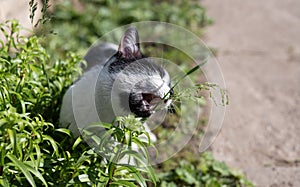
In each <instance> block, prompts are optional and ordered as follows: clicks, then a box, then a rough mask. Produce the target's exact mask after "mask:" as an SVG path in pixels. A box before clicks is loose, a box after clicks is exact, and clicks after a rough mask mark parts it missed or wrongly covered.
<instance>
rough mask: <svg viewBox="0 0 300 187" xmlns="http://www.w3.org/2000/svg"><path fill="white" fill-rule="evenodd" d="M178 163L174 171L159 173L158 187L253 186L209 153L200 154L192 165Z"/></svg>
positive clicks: (182, 162) (184, 162)
mask: <svg viewBox="0 0 300 187" xmlns="http://www.w3.org/2000/svg"><path fill="white" fill-rule="evenodd" d="M199 156H200V155H199ZM198 160H200V162H199V161H198ZM178 163H179V164H177V166H176V167H175V169H172V170H169V171H162V172H161V173H159V176H158V178H159V179H160V183H159V185H160V186H162V187H167V186H168V187H173V186H174V187H176V186H195V187H197V186H199V187H200V186H206V187H221V186H249V187H251V186H253V184H252V183H251V182H250V181H248V180H247V179H246V178H245V177H244V176H243V175H242V174H241V173H240V172H238V171H236V170H232V169H230V168H229V167H228V166H226V165H225V164H224V163H223V162H219V161H216V160H215V159H213V158H212V155H211V154H209V153H203V154H201V157H200V158H198V159H197V161H194V162H192V163H191V162H187V161H186V160H180V161H178Z"/></svg>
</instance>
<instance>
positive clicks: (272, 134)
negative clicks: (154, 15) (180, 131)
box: [201, 0, 300, 187]
mask: <svg viewBox="0 0 300 187" xmlns="http://www.w3.org/2000/svg"><path fill="white" fill-rule="evenodd" d="M201 3H202V4H203V5H204V6H205V7H207V13H208V15H209V16H211V17H213V19H214V20H215V24H214V25H213V26H211V27H209V28H208V29H207V32H206V36H205V41H206V42H207V44H208V45H209V46H212V47H215V48H217V49H218V51H219V52H218V54H219V55H218V59H219V62H220V65H221V67H222V70H223V73H224V77H225V81H226V84H227V89H228V93H229V96H230V105H229V107H228V110H227V113H226V117H225V121H224V126H223V129H222V131H221V133H220V134H219V136H218V138H217V139H216V141H215V142H214V144H213V146H212V150H213V154H214V156H215V157H216V158H217V159H219V160H223V161H225V162H226V163H227V164H229V165H230V166H232V167H236V168H241V169H242V170H243V171H244V172H245V173H246V175H247V176H248V178H249V179H251V180H252V181H254V183H255V184H256V185H257V186H262V187H265V186H272V187H275V186H280V187H281V186H295V187H299V186H300V163H299V162H298V163H297V162H296V160H297V159H298V160H299V159H300V1H299V0H285V1H282V0H264V1H260V0H247V1H242V0H226V1H224V0H204V1H201ZM287 162H289V163H287Z"/></svg>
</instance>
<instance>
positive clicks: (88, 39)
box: [39, 0, 211, 55]
mask: <svg viewBox="0 0 300 187" xmlns="http://www.w3.org/2000/svg"><path fill="white" fill-rule="evenodd" d="M79 2H80V3H76V4H75V3H72V2H71V1H63V2H62V3H59V4H56V5H55V9H54V11H53V13H52V14H51V15H52V16H51V19H52V20H51V22H49V23H48V24H45V25H43V28H42V29H41V30H40V32H39V33H40V35H44V34H48V33H49V31H50V32H52V33H54V34H52V35H47V37H46V38H45V40H44V43H43V44H44V46H45V47H46V48H48V49H51V50H54V53H55V54H56V55H57V54H60V55H64V54H65V52H66V51H74V52H79V53H80V54H82V55H83V54H84V53H85V52H86V50H87V49H88V48H89V47H90V46H91V45H92V44H93V43H94V42H95V41H96V40H97V39H98V38H100V37H101V36H102V35H103V34H105V33H107V32H110V31H111V30H113V29H115V28H116V27H119V26H123V25H125V24H130V23H132V22H138V21H162V22H169V23H174V24H177V25H180V26H183V27H185V28H187V29H190V30H192V31H194V32H196V33H198V34H199V33H200V32H201V28H203V27H204V26H206V25H207V24H210V23H211V20H210V19H209V18H208V17H207V16H206V12H205V9H204V8H203V7H202V6H200V5H199V2H198V1H189V0H184V1H180V0H175V1H156V0H146V1H139V0H133V1H119V0H81V1H79ZM74 7H75V8H74ZM66 41H68V42H67V43H66Z"/></svg>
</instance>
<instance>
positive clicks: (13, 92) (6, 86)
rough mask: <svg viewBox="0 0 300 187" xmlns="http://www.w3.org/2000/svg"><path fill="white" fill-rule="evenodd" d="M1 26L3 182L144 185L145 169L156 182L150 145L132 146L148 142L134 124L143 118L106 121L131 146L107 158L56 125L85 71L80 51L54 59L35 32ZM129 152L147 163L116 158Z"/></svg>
mask: <svg viewBox="0 0 300 187" xmlns="http://www.w3.org/2000/svg"><path fill="white" fill-rule="evenodd" d="M0 29H1V31H2V34H3V35H4V37H5V41H6V42H4V41H0V44H1V50H0V60H1V61H0V66H1V68H0V70H1V71H0V77H1V79H0V80H1V86H0V96H1V97H0V150H1V154H0V184H1V186H20V185H22V186H29V185H30V186H41V185H45V186H70V185H75V184H81V185H83V184H86V185H89V186H90V185H92V186H93V185H100V186H101V185H103V184H105V183H107V186H110V185H114V184H119V185H121V184H124V185H125V184H126V186H136V184H139V185H140V186H145V178H144V175H142V174H141V173H146V174H148V175H149V178H150V179H149V180H150V181H152V182H153V183H154V184H155V182H156V179H155V175H154V172H153V170H152V168H151V167H148V163H147V162H148V159H147V157H146V156H147V154H146V153H147V152H145V151H146V149H144V152H143V153H145V154H144V155H139V154H138V153H137V152H135V151H134V150H130V148H128V147H130V145H131V144H132V143H136V144H137V145H138V147H141V148H143V146H145V145H146V144H148V143H149V142H143V141H141V140H139V139H138V138H137V136H138V135H140V134H142V133H143V129H142V128H141V129H136V128H135V129H133V130H131V129H130V127H132V125H133V126H135V127H136V126H137V125H138V124H139V125H140V126H142V125H141V124H142V123H141V122H140V121H139V120H138V119H136V118H133V117H130V116H129V117H128V118H126V117H124V118H118V119H117V120H116V124H118V125H116V126H113V125H112V124H102V125H103V127H105V128H106V129H107V130H108V131H107V132H110V133H111V136H112V137H115V138H117V139H116V140H120V142H123V141H124V144H125V145H127V147H126V149H121V148H119V147H118V146H115V149H114V150H115V151H116V152H117V153H118V154H117V155H118V156H117V157H116V155H114V154H113V155H111V156H110V157H105V158H103V157H102V156H100V155H99V154H98V153H99V151H101V149H99V150H97V151H98V152H97V151H95V150H93V149H91V148H90V147H89V145H87V144H86V143H84V142H83V141H82V139H81V137H79V138H78V139H76V141H74V140H73V141H72V134H71V132H70V131H69V130H67V129H63V128H58V127H57V126H56V125H57V121H58V114H59V108H60V104H61V99H62V95H63V93H64V91H65V90H66V89H67V87H68V86H69V85H70V84H71V83H72V82H73V81H74V80H75V79H76V77H77V76H78V75H80V73H81V68H80V66H79V64H80V58H79V56H77V55H75V54H72V53H70V54H68V55H67V58H66V59H64V60H57V61H55V62H52V61H51V59H50V57H49V55H48V54H47V52H46V51H45V49H44V48H43V47H41V45H40V44H39V40H38V38H37V37H36V36H32V37H29V38H25V37H21V36H19V35H18V33H19V29H20V27H19V25H18V23H17V21H8V22H6V23H5V24H1V27H0ZM128 125H129V126H128ZM130 125H131V126H130ZM128 138H129V139H128ZM70 140H71V141H70ZM103 142H104V140H103ZM128 154H129V155H131V156H132V157H134V158H135V159H138V160H139V163H140V164H142V165H143V166H144V167H141V168H139V167H132V166H127V165H119V164H118V163H116V162H117V161H118V160H119V159H122V157H124V156H126V155H128ZM113 161H114V162H113ZM103 163H107V164H103ZM145 176H146V175H145ZM133 181H136V182H133Z"/></svg>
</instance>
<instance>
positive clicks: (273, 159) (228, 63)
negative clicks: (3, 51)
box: [0, 0, 300, 187]
mask: <svg viewBox="0 0 300 187" xmlns="http://www.w3.org/2000/svg"><path fill="white" fill-rule="evenodd" d="M48 4H49V5H51V6H50V7H48V8H47V12H46V11H44V12H43V11H42V12H41V10H43V4H42V3H40V2H39V3H38V4H37V6H36V8H33V7H34V6H31V8H30V6H29V0H28V1H25V0H22V1H21V0H0V23H4V22H5V21H6V20H8V19H18V20H19V21H20V23H21V25H22V26H23V27H25V28H29V29H31V30H34V31H35V34H36V35H38V36H39V37H40V42H41V43H42V45H43V46H44V47H45V48H46V49H47V52H48V53H49V54H50V55H51V58H57V57H60V58H64V57H65V55H66V52H67V51H72V52H75V53H78V54H79V55H81V56H83V55H84V53H85V52H86V49H87V48H88V47H89V46H90V45H91V44H92V43H93V42H94V41H96V40H97V38H99V37H101V36H102V35H103V34H104V33H106V32H108V31H111V30H112V29H114V28H116V27H118V26H121V25H124V24H129V23H131V22H136V21H148V20H156V21H165V22H170V23H174V24H178V25H180V26H183V27H185V28H187V29H189V30H191V31H192V32H194V33H196V34H197V35H199V36H200V37H201V38H202V39H203V40H204V41H205V42H206V43H207V45H208V46H209V47H210V48H211V49H212V51H213V52H214V53H215V54H216V56H217V59H218V61H219V63H220V66H221V68H222V71H223V74H224V78H225V81H226V84H227V93H228V95H229V98H230V104H229V106H228V107H227V113H226V117H225V121H224V125H223V128H222V130H221V132H220V134H219V136H218V137H217V139H216V141H215V142H214V144H213V145H212V147H211V149H210V151H211V153H212V155H213V157H214V158H215V159H216V160H218V161H224V162H225V163H226V164H227V165H228V166H229V168H233V169H227V168H226V167H227V166H223V165H221V166H220V164H219V162H217V163H218V164H214V163H213V164H211V165H209V167H211V169H208V170H205V169H203V165H201V164H200V166H199V168H200V171H199V170H197V169H196V168H198V165H199V163H197V160H200V159H203V160H204V162H207V163H210V162H213V161H211V159H212V158H211V157H210V156H207V155H206V156H205V157H203V156H199V157H198V156H196V158H195V154H196V153H197V150H198V147H197V146H198V143H199V142H198V140H199V139H200V138H201V133H199V134H197V135H196V137H195V139H194V141H192V142H191V143H190V144H189V147H188V148H186V149H185V150H183V151H182V152H181V153H179V154H178V155H177V160H176V158H175V160H173V161H169V162H167V163H165V164H164V165H162V166H160V168H159V169H161V170H162V171H164V172H169V171H171V169H173V170H174V168H176V167H182V168H181V169H182V170H180V171H181V172H182V171H185V172H186V171H188V172H190V173H191V176H193V177H192V178H197V177H195V176H198V175H200V174H199V172H200V173H201V172H202V173H205V171H208V172H210V173H209V174H208V175H207V176H209V177H210V178H209V180H211V181H210V182H207V181H205V180H206V179H205V178H201V180H203V181H205V182H204V184H206V185H208V186H221V185H222V184H224V185H227V186H238V185H250V184H248V183H246V184H243V181H242V179H244V177H243V175H240V174H236V170H241V171H243V172H244V174H245V175H246V178H248V179H249V180H250V181H251V182H252V183H253V184H254V185H256V186H261V187H264V186H272V187H275V186H295V187H296V186H300V144H299V142H300V124H299V121H300V107H299V105H300V37H299V33H300V25H299V23H300V1H298V0H286V1H280V0H265V1H259V0H251V1H250V0H247V1H240V0H227V1H222V0H202V1H200V2H199V1H164V2H160V1H156V0H153V1H149V0H148V1H130V2H124V1H116V0H110V1H104V0H103V1H101V0H99V1H97V0H94V1H88V0H82V1H79V0H73V1H50V2H48ZM44 5H45V4H44ZM35 9H36V11H34V10H35ZM33 13H34V16H33ZM30 15H32V19H30ZM39 20H40V21H39ZM38 22H39V24H38V25H36V24H37V23H38ZM30 33H31V32H30V31H23V34H24V35H30ZM31 34H32V33H31ZM202 122H203V124H204V125H205V124H206V121H205V119H203V121H202ZM193 142H194V143H193ZM200 157H201V158H200ZM202 157H203V158H202ZM208 157H209V158H208ZM178 160H186V161H187V162H189V163H193V164H194V165H197V167H196V168H193V169H191V168H190V169H186V167H187V166H186V165H184V164H181V166H178V165H176V162H177V161H178ZM195 163H196V164H195ZM202 164H203V163H202ZM183 165H184V166H183ZM183 168H185V169H183ZM190 170H195V171H196V170H197V172H196V173H195V172H192V171H190ZM226 172H229V173H226ZM178 173H180V172H177V173H176V170H175V172H173V173H172V172H171V174H172V175H170V176H173V178H172V179H173V181H176V180H178V181H184V179H182V178H186V176H185V175H184V174H182V173H181V175H180V174H178ZM169 174H170V173H169ZM186 175H188V174H186ZM188 176H190V175H188ZM176 177H177V178H176ZM180 177H181V178H180ZM223 178H229V179H232V180H231V181H230V182H227V181H225V182H224V181H222V180H223ZM186 180H189V181H192V179H191V178H188V179H186ZM209 180H208V181H209ZM245 180H246V179H245ZM166 181H167V180H166ZM178 181H177V183H176V184H177V185H178V186H183V185H187V184H188V182H186V181H185V183H184V182H182V183H180V182H178ZM232 181H234V182H232ZM236 181H238V182H236ZM241 181H242V182H241ZM226 182H227V183H226ZM197 184H198V183H197ZM201 184H202V183H201ZM193 185H195V184H193V183H192V182H191V184H190V186H193ZM187 186H189V185H187Z"/></svg>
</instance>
